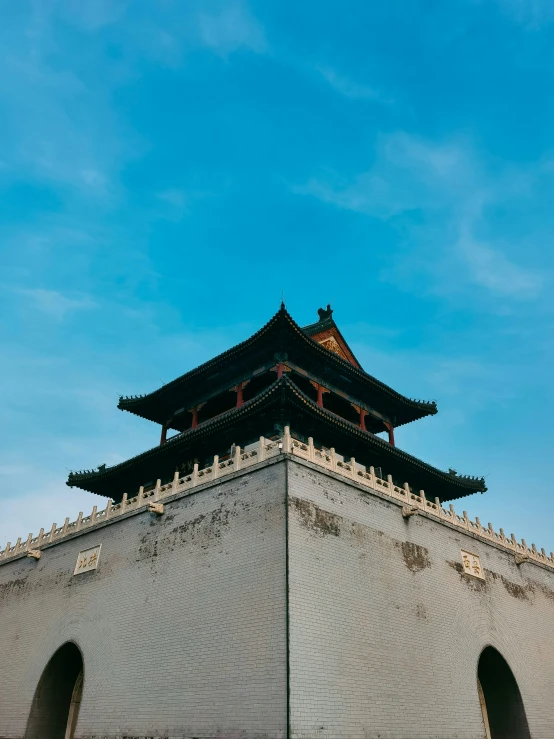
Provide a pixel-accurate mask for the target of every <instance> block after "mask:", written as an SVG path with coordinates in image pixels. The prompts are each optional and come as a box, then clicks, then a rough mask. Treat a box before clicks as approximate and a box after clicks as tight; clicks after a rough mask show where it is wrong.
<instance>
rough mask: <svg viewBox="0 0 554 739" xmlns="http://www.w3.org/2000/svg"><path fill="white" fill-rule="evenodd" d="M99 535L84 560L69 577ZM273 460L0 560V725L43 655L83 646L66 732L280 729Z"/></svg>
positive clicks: (13, 725) (279, 555)
mask: <svg viewBox="0 0 554 739" xmlns="http://www.w3.org/2000/svg"><path fill="white" fill-rule="evenodd" d="M100 543H101V544H102V551H101V557H100V564H99V567H98V569H97V570H95V571H91V572H88V573H85V574H81V575H77V576H75V577H74V576H73V569H74V567H75V563H76V561H77V554H78V552H79V551H80V550H84V549H86V548H88V547H92V546H94V545H96V544H100ZM285 562H286V549H285V466H284V465H283V464H270V465H262V466H261V469H260V468H258V469H257V470H256V471H255V472H253V473H250V471H248V472H245V473H238V474H237V475H234V476H233V477H232V478H226V479H225V481H224V482H220V483H219V484H215V485H212V486H207V487H206V488H204V489H200V490H198V489H197V490H195V491H194V494H193V495H190V496H186V497H181V498H180V499H178V500H175V501H173V502H169V503H166V504H165V513H164V515H163V516H161V517H159V518H158V517H155V516H153V515H152V514H149V513H147V512H142V513H139V514H136V515H134V516H130V517H126V518H124V519H123V520H117V521H114V522H113V523H111V524H109V525H107V526H104V527H102V528H100V529H97V530H95V531H91V532H87V533H84V534H83V535H80V536H76V537H75V538H73V539H70V540H65V541H63V542H61V543H60V544H58V545H54V546H52V547H49V548H47V549H45V550H44V551H43V553H42V557H41V559H40V560H39V561H38V562H36V561H34V560H31V559H28V558H21V559H17V560H15V561H13V562H7V563H6V564H5V565H3V566H2V567H0V624H1V628H0V660H1V669H0V737H9V738H10V739H11V738H12V737H14V738H15V737H17V738H19V737H23V736H24V733H25V726H26V722H27V717H28V715H29V712H30V708H31V703H32V699H33V694H34V691H35V688H36V685H37V683H38V681H39V679H40V676H41V673H42V671H43V670H44V667H45V666H46V664H47V662H48V660H49V659H50V657H51V656H52V655H53V654H54V652H55V651H56V650H57V649H58V648H59V647H60V646H61V645H62V644H64V643H65V642H67V641H68V640H72V641H74V642H75V643H76V644H77V645H78V646H79V648H80V649H81V652H82V654H83V658H84V672H85V679H84V690H83V701H82V705H81V710H80V713H79V720H78V724H77V729H76V737H80V738H81V739H85V738H87V739H88V738H89V737H98V738H100V737H102V738H103V739H104V738H107V737H109V738H111V737H122V736H127V737H145V736H148V737H185V736H186V737H212V736H213V737H215V736H218V737H241V738H242V737H245V738H247V737H258V736H261V735H263V736H264V737H267V738H268V739H272V738H274V739H279V738H280V737H283V736H284V735H285V734H286V693H287V685H286V579H285Z"/></svg>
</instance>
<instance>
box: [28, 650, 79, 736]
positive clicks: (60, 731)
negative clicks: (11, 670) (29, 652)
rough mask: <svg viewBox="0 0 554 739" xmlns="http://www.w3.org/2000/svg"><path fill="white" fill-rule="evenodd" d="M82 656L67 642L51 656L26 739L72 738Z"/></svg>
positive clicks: (42, 677) (38, 688) (32, 709)
mask: <svg viewBox="0 0 554 739" xmlns="http://www.w3.org/2000/svg"><path fill="white" fill-rule="evenodd" d="M83 676H84V669H83V658H82V656H81V652H80V651H79V649H78V648H77V647H76V646H75V644H73V643H71V642H68V643H67V644H64V645H63V647H60V649H58V651H57V652H56V653H55V654H54V656H53V657H52V658H51V659H50V661H49V662H48V664H47V665H46V667H45V668H44V672H43V673H42V675H41V678H40V680H39V683H38V685H37V689H36V691H35V696H34V698H33V705H32V706H31V713H30V715H29V720H28V721H27V731H26V732H25V739H73V736H74V734H75V727H76V725H77V718H78V715H79V707H80V704H81V694H82V691H83Z"/></svg>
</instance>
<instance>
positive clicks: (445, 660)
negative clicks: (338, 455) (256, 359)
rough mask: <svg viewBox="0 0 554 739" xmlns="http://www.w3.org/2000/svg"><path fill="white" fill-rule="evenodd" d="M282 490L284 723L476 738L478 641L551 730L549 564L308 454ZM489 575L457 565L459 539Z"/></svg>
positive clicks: (338, 731)
mask: <svg viewBox="0 0 554 739" xmlns="http://www.w3.org/2000/svg"><path fill="white" fill-rule="evenodd" d="M288 494H289V589H290V626H289V628H290V723H291V736H292V737H296V738H298V739H300V738H301V737H305V738H307V737H310V738H312V737H313V738H315V737H318V738H320V737H321V738H322V739H325V738H330V737H348V738H351V739H358V738H359V739H373V738H377V737H379V738H380V739H388V738H390V739H392V738H394V739H430V738H431V737H435V738H436V739H454V737H456V739H477V738H479V739H482V738H483V737H484V727H483V723H482V718H481V712H480V707H479V698H478V693H477V684H476V676H477V664H478V659H479V655H480V653H481V651H482V650H483V648H484V647H485V646H487V645H492V646H494V647H495V648H496V649H498V650H499V651H500V652H501V654H502V655H503V656H504V658H505V659H506V661H507V662H508V664H509V665H510V667H511V668H512V671H513V673H514V675H515V677H516V680H517V682H518V684H519V688H520V690H521V694H522V698H523V702H524V705H525V709H526V712H527V718H528V722H529V727H530V730H531V735H532V737H533V739H552V738H553V737H554V573H552V572H550V571H547V570H546V569H544V568H541V567H539V566H536V565H534V564H523V565H522V566H521V567H517V566H516V565H515V563H514V557H513V555H511V554H509V553H507V552H504V551H502V550H501V549H499V548H496V547H495V546H493V545H490V544H488V543H485V542H481V541H478V540H476V539H474V538H473V537H471V536H470V535H466V534H465V533H464V532H460V531H459V530H454V529H453V528H450V527H449V526H447V525H443V524H441V523H439V522H435V521H433V520H430V519H428V518H425V517H424V516H414V517H412V518H410V519H408V520H406V521H405V520H404V519H403V518H402V516H401V512H400V507H399V506H398V505H397V504H395V503H394V502H391V501H388V500H386V499H382V498H379V497H378V496H376V495H372V494H370V493H368V492H366V491H365V490H360V489H358V488H357V487H356V486H354V485H352V484H349V483H348V482H344V481H343V480H341V479H340V478H338V477H336V476H333V475H327V474H324V473H322V472H321V471H320V470H319V469H317V468H313V467H311V466H310V465H308V464H305V463H298V462H291V463H290V464H289V473H288ZM461 548H465V549H468V550H469V551H472V552H474V553H476V554H479V555H480V557H481V562H482V564H483V565H484V567H485V569H486V581H485V582H481V581H479V580H476V579H475V578H470V577H468V576H467V575H464V574H461V573H460V571H459V567H460V563H461V560H460V549H461Z"/></svg>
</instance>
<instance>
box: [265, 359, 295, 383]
mask: <svg viewBox="0 0 554 739" xmlns="http://www.w3.org/2000/svg"><path fill="white" fill-rule="evenodd" d="M270 372H277V379H278V380H280V379H281V377H282V376H283V373H284V372H291V369H290V367H287V365H286V364H285V363H284V362H278V363H277V364H276V365H275V367H272V368H271V370H270Z"/></svg>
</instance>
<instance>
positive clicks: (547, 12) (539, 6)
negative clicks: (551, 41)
mask: <svg viewBox="0 0 554 739" xmlns="http://www.w3.org/2000/svg"><path fill="white" fill-rule="evenodd" d="M479 1H480V2H483V0H479ZM496 2H497V4H498V5H499V6H500V8H501V9H502V10H503V11H504V12H505V13H506V14H507V15H509V16H510V17H511V18H513V20H515V22H516V23H519V24H520V25H522V26H524V27H526V28H527V29H529V30H537V29H539V28H542V27H543V26H545V25H547V24H549V23H551V22H552V21H553V20H554V4H553V3H552V1H551V0H496Z"/></svg>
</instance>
